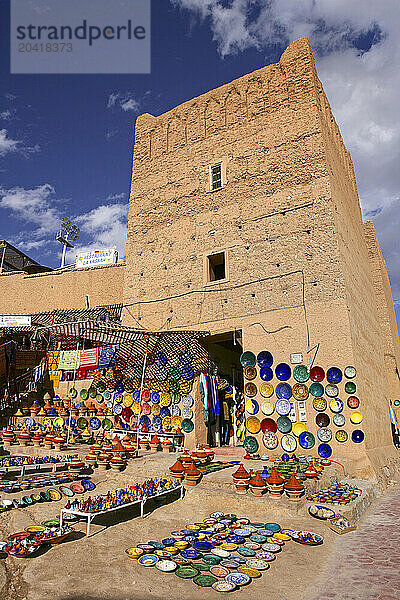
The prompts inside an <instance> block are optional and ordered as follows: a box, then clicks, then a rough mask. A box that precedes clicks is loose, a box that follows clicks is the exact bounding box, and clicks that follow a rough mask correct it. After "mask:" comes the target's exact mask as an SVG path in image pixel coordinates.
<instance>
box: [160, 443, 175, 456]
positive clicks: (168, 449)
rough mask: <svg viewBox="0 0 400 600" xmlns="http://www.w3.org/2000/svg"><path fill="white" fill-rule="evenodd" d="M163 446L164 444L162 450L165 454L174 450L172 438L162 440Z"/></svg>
mask: <svg viewBox="0 0 400 600" xmlns="http://www.w3.org/2000/svg"><path fill="white" fill-rule="evenodd" d="M161 446H162V451H163V452H164V454H169V453H170V452H172V450H173V446H172V442H171V440H165V441H164V442H162V444H161Z"/></svg>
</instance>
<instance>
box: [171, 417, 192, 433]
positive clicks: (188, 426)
mask: <svg viewBox="0 0 400 600" xmlns="http://www.w3.org/2000/svg"><path fill="white" fill-rule="evenodd" d="M173 418H175V417H173ZM179 418H181V417H179ZM181 428H182V431H184V432H185V433H191V432H192V431H193V429H194V423H193V421H191V420H190V419H183V421H182V424H181Z"/></svg>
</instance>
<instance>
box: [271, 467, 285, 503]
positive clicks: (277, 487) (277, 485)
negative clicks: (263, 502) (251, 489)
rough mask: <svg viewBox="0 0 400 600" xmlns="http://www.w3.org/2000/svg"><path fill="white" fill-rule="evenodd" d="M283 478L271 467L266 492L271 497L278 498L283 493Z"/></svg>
mask: <svg viewBox="0 0 400 600" xmlns="http://www.w3.org/2000/svg"><path fill="white" fill-rule="evenodd" d="M283 483H284V480H283V479H282V477H281V476H280V475H278V473H277V472H276V471H275V469H272V471H271V474H270V476H269V477H268V479H267V486H268V492H269V495H270V496H271V498H280V497H281V495H282V493H283Z"/></svg>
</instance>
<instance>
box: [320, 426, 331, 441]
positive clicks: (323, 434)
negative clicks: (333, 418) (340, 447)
mask: <svg viewBox="0 0 400 600" xmlns="http://www.w3.org/2000/svg"><path fill="white" fill-rule="evenodd" d="M317 434H318V439H319V440H320V441H321V442H330V441H331V439H332V430H331V429H329V428H328V427H321V429H318V432H317Z"/></svg>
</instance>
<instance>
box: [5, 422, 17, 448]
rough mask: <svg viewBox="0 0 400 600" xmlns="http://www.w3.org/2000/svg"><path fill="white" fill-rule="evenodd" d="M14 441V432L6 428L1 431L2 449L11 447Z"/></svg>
mask: <svg viewBox="0 0 400 600" xmlns="http://www.w3.org/2000/svg"><path fill="white" fill-rule="evenodd" d="M14 439H15V436H14V432H13V430H12V429H11V427H7V429H6V430H5V431H3V444H4V448H8V447H10V446H11V444H12V443H13V441H14Z"/></svg>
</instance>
